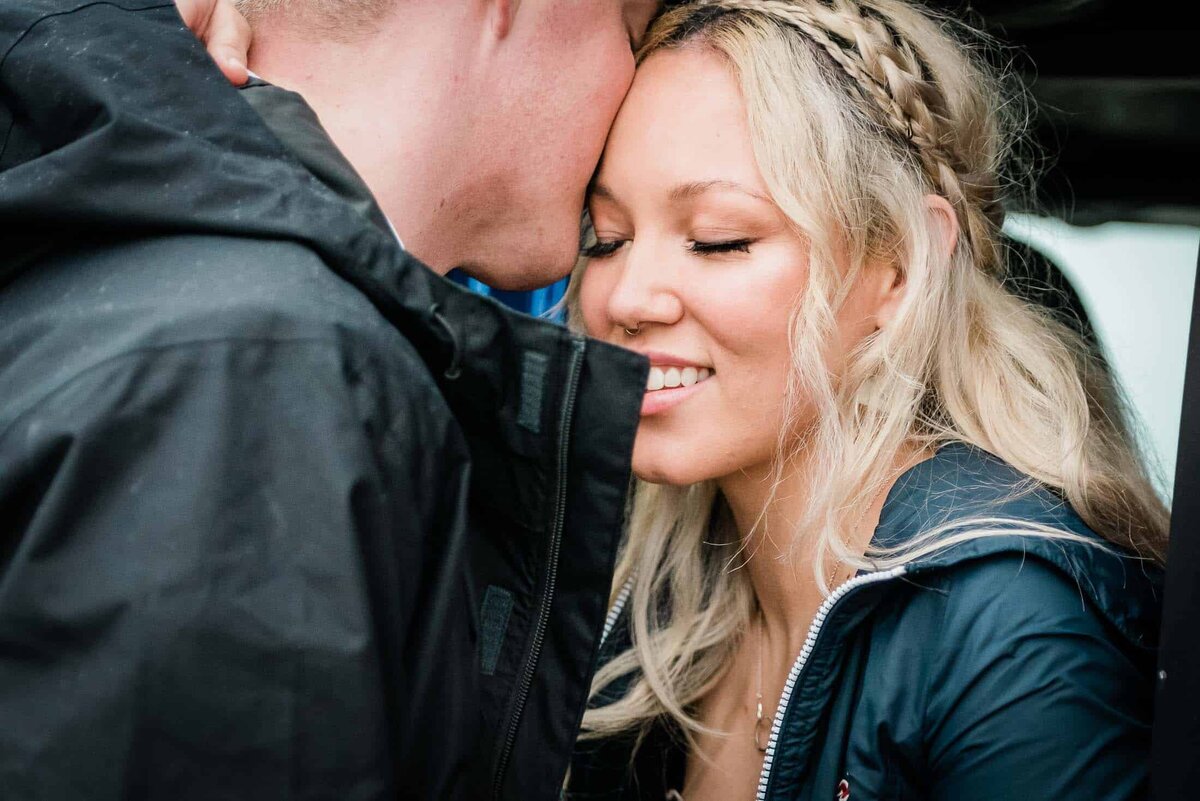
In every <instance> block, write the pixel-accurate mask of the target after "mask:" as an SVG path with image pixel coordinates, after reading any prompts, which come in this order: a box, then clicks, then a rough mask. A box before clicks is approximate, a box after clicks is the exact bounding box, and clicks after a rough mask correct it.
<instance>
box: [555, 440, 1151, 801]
mask: <svg viewBox="0 0 1200 801" xmlns="http://www.w3.org/2000/svg"><path fill="white" fill-rule="evenodd" d="M980 517H991V518H1004V519H1006V520H1010V521H1012V523H1011V524H1009V525H1011V526H1013V527H1019V526H1020V525H1021V524H1022V523H1026V522H1034V523H1042V524H1047V525H1050V526H1054V527H1055V528H1058V529H1063V530H1067V531H1071V532H1075V533H1077V534H1081V535H1083V536H1085V537H1087V538H1089V539H1094V540H1095V541H1096V542H1100V540H1099V538H1098V537H1097V536H1096V534H1095V533H1093V532H1092V531H1091V530H1090V529H1088V528H1087V526H1086V525H1084V523H1083V521H1081V520H1080V519H1079V517H1078V516H1077V515H1076V514H1075V513H1074V512H1073V511H1072V510H1071V508H1070V507H1069V506H1068V505H1067V504H1066V503H1065V502H1063V501H1062V500H1061V499H1060V498H1059V497H1057V496H1056V495H1055V494H1053V493H1051V492H1048V491H1047V490H1046V489H1044V488H1043V487H1041V486H1039V485H1037V484H1036V483H1035V482H1033V481H1032V480H1030V479H1028V478H1027V477H1026V476H1023V475H1021V474H1020V473H1018V472H1017V471H1015V470H1013V469H1012V468H1011V467H1009V466H1008V465H1006V464H1005V463H1003V462H1001V461H1000V460H998V459H996V458H995V457H993V456H990V455H988V454H986V453H983V452H981V451H979V450H976V449H973V448H969V447H967V446H963V445H950V446H947V447H944V448H943V449H942V450H940V451H939V452H938V454H937V455H936V456H935V457H934V458H932V459H930V460H928V461H926V462H923V463H921V464H919V465H917V466H916V467H914V468H912V469H911V470H909V471H908V472H906V473H905V474H904V475H903V476H902V477H901V478H900V480H899V481H898V482H897V484H896V485H895V487H893V489H892V490H891V492H890V494H889V496H888V499H887V502H886V503H885V505H884V508H883V513H882V515H881V519H880V522H879V526H878V528H877V530H876V532H875V542H876V544H879V545H896V544H899V543H903V542H905V541H907V540H909V539H911V538H912V537H913V536H915V535H917V534H919V533H920V532H922V531H927V530H929V529H930V528H932V527H933V526H936V525H939V524H941V523H945V522H950V521H955V520H960V521H965V520H967V519H969V518H980ZM1160 583H1161V577H1160V573H1159V571H1158V570H1157V568H1154V567H1153V566H1151V565H1150V564H1148V563H1146V562H1143V561H1140V560H1138V559H1135V558H1133V557H1131V556H1129V555H1127V554H1124V553H1122V552H1119V551H1116V550H1115V549H1113V548H1111V547H1110V546H1106V547H1099V546H1096V545H1090V544H1078V543H1069V542H1062V541H1050V540H1047V539H1042V538H1037V537H1034V536H1029V535H1028V534H1024V535H1023V534H1016V533H1013V534H1002V535H999V536H994V537H988V538H984V539H976V540H972V541H969V542H967V543H965V544H961V545H958V546H954V547H952V548H950V549H948V550H946V551H943V552H942V553H940V554H936V555H934V556H931V557H927V558H921V559H918V560H916V561H914V562H911V563H909V564H908V565H906V566H904V567H902V568H898V569H895V570H891V571H885V572H876V573H861V574H860V575H859V576H857V577H856V578H854V579H852V580H851V581H850V582H848V583H847V584H845V585H843V586H842V587H840V588H838V590H836V591H835V592H834V594H833V596H832V597H830V599H829V600H828V601H827V603H826V604H825V605H824V606H823V607H822V608H821V610H820V611H819V612H818V614H817V617H816V619H815V620H814V623H813V628H812V630H811V632H810V636H809V639H808V642H807V644H806V646H805V649H804V651H803V652H802V653H801V654H800V655H799V656H798V658H797V660H796V662H795V664H794V665H793V668H792V670H791V673H790V675H789V677H788V681H787V684H786V689H785V691H784V694H783V698H782V699H781V701H780V708H779V711H778V712H777V713H776V716H775V721H776V722H775V727H774V730H773V731H772V733H771V738H770V744H769V748H768V751H767V754H766V758H765V760H764V765H763V770H762V774H761V776H760V780H759V785H758V789H757V796H756V797H757V799H759V801H810V800H811V801H832V800H833V799H855V801H858V799H869V800H870V801H879V800H880V799H888V801H902V800H907V799H929V800H930V801H933V800H935V799H936V800H942V799H944V800H945V801H1042V799H1056V800H1057V801H1063V800H1064V799H1066V800H1067V801H1125V800H1126V799H1137V798H1145V797H1146V796H1147V793H1148V779H1147V767H1148V766H1147V757H1148V752H1149V745H1150V717H1151V705H1152V692H1153V670H1154V655H1155V654H1154V649H1155V633H1156V631H1157V627H1158V608H1159V586H1160ZM610 619H611V620H612V622H613V625H612V628H611V631H610V633H609V635H608V637H607V639H606V640H605V643H604V646H603V649H602V654H601V658H602V659H610V658H611V657H612V656H613V655H614V654H615V653H617V652H618V650H621V649H624V648H626V647H628V642H629V641H628V627H627V624H626V621H625V619H624V616H623V614H622V613H621V610H619V609H616V610H614V613H613V614H612V615H611V616H610ZM621 691H623V688H620V687H616V688H613V690H612V692H621ZM609 697H611V696H609ZM594 703H604V699H603V698H601V699H598V700H597V701H594ZM677 743H678V739H677V738H672V737H671V736H670V732H668V731H666V730H656V731H654V732H652V733H651V734H650V736H649V737H648V739H647V740H646V742H645V744H644V745H643V746H642V747H641V748H640V749H638V751H637V757H636V759H635V760H634V761H633V764H632V766H631V765H630V752H631V741H630V740H629V739H627V738H613V739H611V740H605V741H602V742H599V743H595V742H593V743H582V744H580V745H579V746H577V749H576V756H575V760H574V763H573V767H572V778H571V785H570V791H569V792H568V794H567V798H569V799H571V801H584V799H587V800H588V801H599V799H604V801H616V799H633V798H647V799H656V801H657V799H661V798H663V796H664V793H665V791H666V789H668V788H672V787H674V788H678V787H681V786H682V783H683V772H684V769H685V755H684V754H683V753H682V751H681V750H680V747H679V746H678V745H677ZM751 790H752V788H747V795H746V797H747V798H749V797H750V793H751Z"/></svg>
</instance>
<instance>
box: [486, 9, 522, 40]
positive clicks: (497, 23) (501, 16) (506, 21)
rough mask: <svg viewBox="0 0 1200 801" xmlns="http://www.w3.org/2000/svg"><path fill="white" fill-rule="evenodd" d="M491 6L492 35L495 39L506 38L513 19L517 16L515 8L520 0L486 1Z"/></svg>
mask: <svg viewBox="0 0 1200 801" xmlns="http://www.w3.org/2000/svg"><path fill="white" fill-rule="evenodd" d="M488 4H489V5H490V6H491V9H492V10H491V18H492V33H494V34H495V35H496V38H497V39H503V38H504V37H506V36H508V33H509V31H511V30H512V26H513V19H514V18H515V17H516V16H517V7H518V6H520V5H521V0H488Z"/></svg>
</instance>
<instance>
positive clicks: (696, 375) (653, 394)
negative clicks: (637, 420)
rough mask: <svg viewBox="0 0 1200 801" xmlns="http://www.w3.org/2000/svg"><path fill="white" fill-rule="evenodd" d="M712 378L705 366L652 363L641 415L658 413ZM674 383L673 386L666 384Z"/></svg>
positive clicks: (694, 392) (682, 399)
mask: <svg viewBox="0 0 1200 801" xmlns="http://www.w3.org/2000/svg"><path fill="white" fill-rule="evenodd" d="M711 378H712V370H710V369H709V368H707V367H695V366H687V367H682V368H680V367H677V366H674V365H671V366H667V365H658V364H656V365H653V366H651V368H650V376H649V378H648V379H647V381H646V394H645V395H644V396H643V397H642V416H643V417H646V416H647V415H652V414H659V413H660V412H664V411H666V410H667V409H670V408H671V407H673V406H677V405H679V404H680V403H682V402H683V401H685V400H687V399H688V398H690V397H691V396H692V395H694V394H696V392H698V391H699V390H700V389H701V388H702V387H703V386H704V385H705V384H706V383H708V381H709V380H710V379H711ZM667 385H674V386H667Z"/></svg>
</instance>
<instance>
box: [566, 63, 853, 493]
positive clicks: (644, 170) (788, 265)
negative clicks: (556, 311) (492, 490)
mask: <svg viewBox="0 0 1200 801" xmlns="http://www.w3.org/2000/svg"><path fill="white" fill-rule="evenodd" d="M745 117H746V114H745V109H744V107H743V104H742V99H741V92H740V89H739V87H738V84H737V82H736V81H735V79H734V77H733V76H732V74H731V73H730V71H729V69H728V68H727V67H726V65H725V63H724V62H723V61H722V60H721V58H720V57H719V56H717V55H715V54H712V53H710V52H708V51H705V50H702V49H699V48H684V49H680V50H667V51H660V52H658V53H656V54H654V55H652V56H651V57H650V58H648V59H647V60H646V61H645V62H644V63H643V65H642V66H641V68H640V69H639V70H638V73H637V75H636V77H635V78H634V82H633V86H632V88H631V89H630V92H629V94H628V96H627V98H626V100H625V104H624V106H622V108H621V111H620V113H619V114H618V115H617V119H616V122H615V123H614V126H613V129H612V132H611V133H610V134H609V138H608V144H607V146H606V149H605V151H604V158H603V160H602V162H601V166H600V170H599V172H598V174H597V177H596V181H595V188H594V190H593V191H592V193H591V196H590V198H589V208H590V210H591V216H592V220H593V222H594V224H595V229H596V238H597V245H596V246H595V247H594V248H593V249H592V255H593V258H592V260H591V262H590V264H589V266H588V267H587V269H586V270H585V271H584V274H583V277H582V279H581V280H582V284H581V286H580V304H581V308H582V313H583V320H584V325H585V326H586V328H587V331H588V333H589V334H591V335H592V336H595V337H599V338H601V339H604V340H607V341H609V342H612V343H615V344H618V345H622V346H625V347H628V348H632V349H634V350H636V351H639V352H641V353H643V354H646V355H647V356H649V357H650V361H651V365H652V367H651V371H650V382H649V385H648V387H647V392H646V396H645V400H644V402H643V405H642V422H641V427H640V428H639V430H638V437H637V442H636V445H635V447H634V455H633V467H634V472H635V473H636V474H637V475H638V476H639V477H640V478H642V479H644V480H647V481H652V482H655V483H669V484H688V483H693V482H696V481H701V480H705V479H720V478H722V477H725V476H729V475H732V474H734V473H735V472H738V471H746V472H750V473H754V472H756V471H757V470H758V469H759V468H762V467H766V466H768V465H769V464H770V463H771V460H772V459H773V457H774V454H775V449H776V447H777V444H778V438H779V433H780V428H781V426H782V425H783V417H784V411H785V410H784V394H785V389H786V384H787V376H788V372H789V369H790V364H791V357H790V353H789V347H788V327H789V317H790V315H791V312H792V310H793V309H794V308H795V307H796V305H797V303H798V300H799V296H800V294H801V292H802V290H803V289H804V286H805V283H806V281H807V276H808V248H807V246H806V242H805V240H804V239H803V238H802V237H801V236H800V235H799V234H798V233H796V231H795V230H794V228H792V227H791V226H790V225H789V222H788V219H787V218H786V217H785V216H784V214H783V213H782V212H781V211H780V210H779V208H777V207H776V206H775V204H774V203H773V202H772V201H771V200H770V199H769V197H768V193H767V188H766V186H765V184H764V182H763V179H762V177H761V176H760V175H759V171H758V168H757V166H756V163H755V158H754V152H753V149H752V146H751V141H750V134H749V128H748V126H747V123H746V119H745ZM870 294H871V293H870V292H864V291H859V290H858V289H856V291H855V292H854V293H852V295H851V298H850V300H849V301H848V303H847V305H846V306H845V307H843V309H842V311H841V313H839V319H838V323H839V332H838V333H839V336H838V337H837V338H836V339H837V342H835V343H834V344H833V346H832V347H830V348H827V349H826V351H827V353H828V356H829V360H830V362H829V363H830V364H832V363H834V362H837V361H840V359H839V358H838V357H839V354H840V353H844V352H845V350H846V347H845V346H843V345H842V344H839V343H847V344H849V345H852V344H853V343H854V342H857V341H858V340H859V339H861V338H862V337H863V336H865V335H866V334H867V333H869V332H870V331H871V330H874V327H875V326H874V322H873V320H872V319H871V314H870V313H869V309H868V308H867V306H869V305H870V304H869V303H866V302H865V301H866V298H865V297H863V296H864V295H870ZM635 328H638V329H640V330H639V331H638V333H637V334H636V335H631V334H630V333H629V332H628V331H627V330H626V329H630V330H632V329H635ZM800 411H801V413H803V410H800ZM800 422H803V420H801V421H800Z"/></svg>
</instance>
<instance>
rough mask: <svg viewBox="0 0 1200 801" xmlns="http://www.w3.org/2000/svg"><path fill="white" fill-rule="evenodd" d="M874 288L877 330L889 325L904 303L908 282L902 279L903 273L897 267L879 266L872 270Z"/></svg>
mask: <svg viewBox="0 0 1200 801" xmlns="http://www.w3.org/2000/svg"><path fill="white" fill-rule="evenodd" d="M874 271H875V274H876V278H875V287H876V291H877V294H876V296H875V314H874V317H875V328H876V329H877V330H878V329H880V328H884V327H885V326H887V325H889V324H890V323H891V321H892V319H893V318H895V316H896V312H897V311H898V310H899V309H900V304H901V303H903V302H904V293H905V291H906V290H907V289H908V282H907V281H905V279H904V271H902V270H901V269H900V268H899V267H895V266H892V265H884V264H880V265H877V266H875V268H874Z"/></svg>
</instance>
